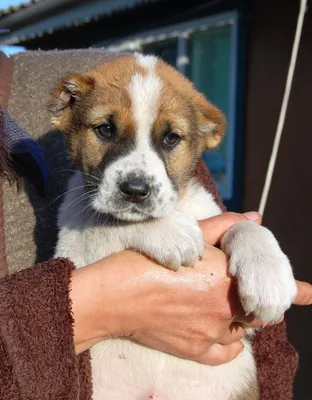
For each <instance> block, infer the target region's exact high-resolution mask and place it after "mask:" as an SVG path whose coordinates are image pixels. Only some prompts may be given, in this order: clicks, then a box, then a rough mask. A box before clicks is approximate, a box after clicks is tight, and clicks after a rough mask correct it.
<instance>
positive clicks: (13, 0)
mask: <svg viewBox="0 0 312 400" xmlns="http://www.w3.org/2000/svg"><path fill="white" fill-rule="evenodd" d="M27 1H28V0H0V10H2V9H4V8H7V7H10V6H16V5H18V4H22V3H26V2H27ZM22 50H24V48H23V47H15V46H14V47H11V46H0V51H3V52H4V53H5V54H6V55H7V56H10V55H11V54H14V53H15V52H17V51H22Z"/></svg>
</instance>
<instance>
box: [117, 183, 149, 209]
mask: <svg viewBox="0 0 312 400" xmlns="http://www.w3.org/2000/svg"><path fill="white" fill-rule="evenodd" d="M119 189H120V192H121V193H122V195H123V197H124V199H125V200H127V201H129V202H130V203H143V202H144V201H145V200H146V199H147V198H148V196H149V195H150V193H151V187H150V185H149V184H148V183H147V181H146V180H145V179H144V178H141V177H131V178H128V179H126V180H125V181H123V182H121V184H120V185H119Z"/></svg>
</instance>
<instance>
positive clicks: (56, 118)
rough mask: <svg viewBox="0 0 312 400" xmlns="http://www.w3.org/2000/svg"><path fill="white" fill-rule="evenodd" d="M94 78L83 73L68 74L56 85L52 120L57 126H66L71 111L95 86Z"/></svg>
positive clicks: (51, 106)
mask: <svg viewBox="0 0 312 400" xmlns="http://www.w3.org/2000/svg"><path fill="white" fill-rule="evenodd" d="M94 83H95V82H94V79H93V78H92V77H90V76H87V75H83V74H77V73H73V74H69V75H66V76H65V77H64V78H63V79H62V81H61V82H60V83H59V84H58V85H57V86H56V88H55V89H54V91H53V94H52V97H53V98H52V101H51V102H50V107H49V109H50V111H51V112H52V114H53V116H52V118H51V121H52V123H53V125H54V126H55V127H56V128H59V129H61V128H62V127H64V124H65V123H66V120H67V118H68V114H69V111H70V110H71V109H72V107H73V106H74V105H75V104H77V103H78V102H79V101H81V99H82V98H83V97H85V96H86V95H88V94H89V93H90V92H91V91H92V90H93V88H94Z"/></svg>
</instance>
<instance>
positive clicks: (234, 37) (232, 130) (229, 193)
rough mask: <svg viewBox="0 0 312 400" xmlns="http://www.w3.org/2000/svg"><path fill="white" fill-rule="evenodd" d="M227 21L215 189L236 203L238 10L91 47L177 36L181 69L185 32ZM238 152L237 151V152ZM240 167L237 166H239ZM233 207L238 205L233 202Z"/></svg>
mask: <svg viewBox="0 0 312 400" xmlns="http://www.w3.org/2000/svg"><path fill="white" fill-rule="evenodd" d="M225 25H231V26H232V29H231V36H230V66H229V74H230V76H229V82H230V85H229V94H228V96H229V98H228V102H229V103H228V104H229V109H228V115H227V120H228V128H227V133H226V134H227V141H228V143H227V145H228V149H227V156H226V184H224V185H220V184H218V183H217V189H218V191H219V193H220V195H221V197H222V198H223V200H224V201H225V203H236V204H237V199H234V197H235V196H236V194H235V192H236V190H235V187H234V186H237V185H235V182H234V180H235V179H236V177H237V174H238V171H236V165H235V164H236V162H235V153H236V152H235V148H236V141H238V142H239V143H240V142H241V140H240V138H239V137H238V135H240V133H239V132H238V124H237V118H238V115H237V114H239V110H238V109H237V84H238V81H239V77H238V50H239V13H238V12H237V11H236V10H234V11H230V12H225V13H220V14H216V15H212V16H208V17H203V18H197V19H191V20H189V21H185V22H181V23H178V24H173V25H167V26H164V27H161V28H158V29H152V30H145V31H142V32H139V33H137V34H134V35H129V36H126V37H124V38H121V39H117V40H115V41H113V42H111V41H110V42H107V41H105V42H103V41H101V42H98V43H96V44H94V46H95V47H105V49H106V50H107V51H109V52H113V53H114V52H135V51H142V46H143V45H146V44H152V43H157V42H161V41H163V40H166V39H177V60H176V68H177V69H178V70H179V71H180V72H181V73H183V74H184V73H185V72H186V68H187V65H188V64H189V62H190V60H189V59H188V55H187V40H188V37H189V35H191V34H192V33H194V32H199V31H205V30H208V29H211V28H217V27H222V26H225ZM239 153H241V152H239ZM239 169H240V168H237V170H239ZM235 208H238V207H237V206H236V207H235Z"/></svg>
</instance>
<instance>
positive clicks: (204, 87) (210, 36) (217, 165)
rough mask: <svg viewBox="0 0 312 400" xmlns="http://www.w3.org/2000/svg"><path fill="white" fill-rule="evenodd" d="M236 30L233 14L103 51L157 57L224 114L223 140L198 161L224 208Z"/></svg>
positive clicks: (229, 183) (230, 169) (229, 184)
mask: <svg viewBox="0 0 312 400" xmlns="http://www.w3.org/2000/svg"><path fill="white" fill-rule="evenodd" d="M237 29H238V28H237V15H236V13H235V12H234V13H227V14H223V15H219V16H213V17H209V18H204V19H200V20H194V21H189V22H188V23H182V24H179V25H176V26H168V27H165V28H161V29H159V30H157V31H148V32H144V33H142V34H140V35H136V36H135V37H131V38H128V39H126V40H123V41H121V42H118V43H114V44H113V45H110V46H108V49H109V50H112V51H143V52H145V53H152V54H156V55H158V56H160V57H162V58H163V59H164V60H165V61H167V62H168V63H169V64H171V65H173V66H175V67H176V68H177V69H179V70H180V72H182V73H183V74H185V75H186V76H187V77H189V78H190V79H191V80H192V81H193V82H194V84H195V86H196V87H197V89H198V90H200V91H201V92H203V93H204V94H205V95H206V96H207V98H208V99H209V100H210V101H211V102H212V103H214V104H215V105H217V106H218V107H219V108H220V109H221V110H222V111H223V112H224V113H225V115H226V117H227V120H228V130H227V135H226V137H225V139H224V141H223V143H222V144H221V145H220V147H219V148H217V149H213V150H209V151H206V152H205V153H204V155H203V158H204V160H205V162H206V163H207V165H208V167H209V169H210V171H211V173H212V175H213V177H214V179H215V182H216V184H217V187H218V190H219V192H220V194H221V196H222V198H223V200H225V201H226V202H227V203H228V202H232V201H233V196H234V190H233V181H234V178H235V168H234V161H235V160H234V144H235V134H236V132H235V126H236V82H237V77H236V69H237V68H236V61H237Z"/></svg>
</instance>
